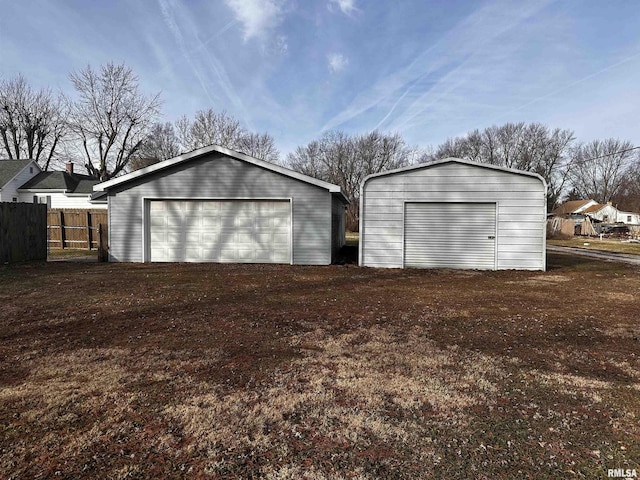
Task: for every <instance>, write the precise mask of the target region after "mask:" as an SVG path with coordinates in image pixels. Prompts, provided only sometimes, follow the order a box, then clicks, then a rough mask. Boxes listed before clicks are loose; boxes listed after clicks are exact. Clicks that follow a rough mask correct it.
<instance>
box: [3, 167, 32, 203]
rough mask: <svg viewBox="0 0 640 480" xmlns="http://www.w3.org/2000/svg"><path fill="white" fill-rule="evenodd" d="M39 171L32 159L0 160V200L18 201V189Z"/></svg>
mask: <svg viewBox="0 0 640 480" xmlns="http://www.w3.org/2000/svg"><path fill="white" fill-rule="evenodd" d="M40 172H41V170H40V167H39V166H38V164H37V163H36V162H35V161H34V160H0V202H19V201H21V200H20V195H19V193H18V189H19V188H20V187H21V186H22V185H23V184H24V183H25V182H27V181H28V180H30V179H31V178H33V177H35V176H36V175H37V174H39V173H40Z"/></svg>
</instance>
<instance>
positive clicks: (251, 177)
mask: <svg viewBox="0 0 640 480" xmlns="http://www.w3.org/2000/svg"><path fill="white" fill-rule="evenodd" d="M94 191H104V192H106V195H107V202H108V216H109V220H108V221H109V260H110V261H125V262H228V263H290V264H309V265H325V264H329V263H331V261H332V259H333V258H335V255H336V253H337V251H338V250H339V249H340V247H342V245H343V244H344V239H345V206H346V205H347V204H348V201H347V199H346V198H345V197H344V195H343V194H342V192H341V190H340V187H339V186H337V185H334V184H331V183H327V182H323V181H321V180H318V179H315V178H312V177H309V176H306V175H302V174H300V173H297V172H294V171H292V170H289V169H287V168H283V167H281V166H278V165H274V164H272V163H269V162H266V161H263V160H259V159H257V158H253V157H250V156H248V155H245V154H242V153H239V152H235V151H232V150H229V149H227V148H224V147H220V146H216V145H212V146H209V147H205V148H201V149H198V150H194V151H193V152H189V153H186V154H183V155H180V156H178V157H175V158H172V159H169V160H166V161H164V162H160V163H157V164H154V165H151V166H149V167H146V168H143V169H140V170H136V171H134V172H131V173H129V174H126V175H123V176H121V177H117V178H115V179H112V180H109V181H106V182H103V183H100V184H98V185H96V186H95V187H94Z"/></svg>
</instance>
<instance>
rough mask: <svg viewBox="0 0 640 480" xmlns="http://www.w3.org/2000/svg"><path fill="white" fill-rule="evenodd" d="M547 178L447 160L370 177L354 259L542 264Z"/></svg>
mask: <svg viewBox="0 0 640 480" xmlns="http://www.w3.org/2000/svg"><path fill="white" fill-rule="evenodd" d="M546 189H547V187H546V182H545V181H544V179H543V178H542V177H541V176H539V175H537V174H535V173H530V172H524V171H520V170H513V169H509V168H503V167H498V166H494V165H488V164H482V163H476V162H470V161H467V160H461V159H458V158H446V159H444V160H438V161H435V162H430V163H425V164H421V165H415V166H411V167H406V168H400V169H397V170H392V171H388V172H383V173H377V174H374V175H370V176H368V177H366V178H365V179H364V181H363V182H362V185H361V191H360V251H359V262H360V265H363V266H368V267H390V268H402V267H418V268H467V269H484V270H503V269H528V270H544V269H545V267H546V261H545V253H546V252H545V250H546V248H545V247H546V238H545V230H546V229H545V227H546Z"/></svg>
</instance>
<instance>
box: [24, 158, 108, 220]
mask: <svg viewBox="0 0 640 480" xmlns="http://www.w3.org/2000/svg"><path fill="white" fill-rule="evenodd" d="M97 183H99V180H98V179H97V178H94V177H90V176H88V175H82V174H79V173H75V172H74V171H73V163H67V169H66V171H64V172H39V173H38V174H37V175H35V176H34V177H33V178H31V179H29V180H28V181H27V182H26V183H24V184H23V185H22V186H20V187H19V188H18V201H20V202H27V203H32V202H33V203H46V204H47V206H48V207H49V208H81V209H90V208H107V205H106V203H92V202H91V195H92V193H93V186H94V185H96V184H97Z"/></svg>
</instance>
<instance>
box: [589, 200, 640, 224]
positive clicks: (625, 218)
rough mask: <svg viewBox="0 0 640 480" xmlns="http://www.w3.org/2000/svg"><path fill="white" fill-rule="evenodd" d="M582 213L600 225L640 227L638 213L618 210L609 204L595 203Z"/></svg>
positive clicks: (639, 214)
mask: <svg viewBox="0 0 640 480" xmlns="http://www.w3.org/2000/svg"><path fill="white" fill-rule="evenodd" d="M582 213H584V214H585V215H588V216H589V217H591V218H592V219H596V220H599V221H601V222H602V223H624V224H625V225H640V213H636V212H625V211H622V210H618V209H617V208H616V207H614V206H613V205H612V204H611V202H607V203H606V204H604V203H596V204H595V205H591V206H590V207H589V208H587V209H585V210H584V211H583V212H582Z"/></svg>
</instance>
